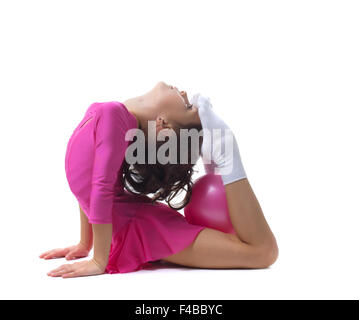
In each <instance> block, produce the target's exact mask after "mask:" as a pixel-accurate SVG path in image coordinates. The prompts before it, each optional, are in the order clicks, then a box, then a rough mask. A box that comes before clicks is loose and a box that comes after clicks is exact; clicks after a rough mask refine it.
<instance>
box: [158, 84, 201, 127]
mask: <svg viewBox="0 0 359 320" xmlns="http://www.w3.org/2000/svg"><path fill="white" fill-rule="evenodd" d="M153 94H154V96H155V98H156V103H157V104H158V105H159V107H160V110H161V113H162V115H163V116H164V118H165V120H166V121H167V123H168V124H169V125H170V126H175V127H178V126H179V127H183V128H184V127H187V128H188V127H191V126H193V127H196V126H199V125H200V124H201V121H200V119H199V116H198V109H197V108H195V107H193V106H192V105H191V104H190V103H189V101H188V97H187V92H186V91H180V90H178V89H177V88H176V87H174V86H172V85H168V84H167V83H165V82H163V81H160V82H158V83H157V84H156V86H155V87H154V88H153Z"/></svg>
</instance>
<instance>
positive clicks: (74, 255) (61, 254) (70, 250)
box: [39, 242, 91, 260]
mask: <svg viewBox="0 0 359 320" xmlns="http://www.w3.org/2000/svg"><path fill="white" fill-rule="evenodd" d="M90 250H91V249H89V248H88V247H86V246H85V245H83V244H82V243H81V242H80V243H79V244H77V245H75V246H71V247H67V248H59V249H53V250H49V251H46V252H44V253H42V254H41V255H40V256H39V257H40V258H41V259H45V260H48V259H56V258H65V259H66V260H74V259H79V258H85V257H87V256H88V254H89V252H90Z"/></svg>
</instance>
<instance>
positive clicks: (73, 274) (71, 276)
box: [62, 271, 82, 279]
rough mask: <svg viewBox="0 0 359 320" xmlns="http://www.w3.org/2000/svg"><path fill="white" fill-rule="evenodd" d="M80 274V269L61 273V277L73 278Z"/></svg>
mask: <svg viewBox="0 0 359 320" xmlns="http://www.w3.org/2000/svg"><path fill="white" fill-rule="evenodd" d="M81 276H82V274H81V272H80V271H72V272H67V273H64V274H63V275H62V278H64V279H66V278H75V277H81Z"/></svg>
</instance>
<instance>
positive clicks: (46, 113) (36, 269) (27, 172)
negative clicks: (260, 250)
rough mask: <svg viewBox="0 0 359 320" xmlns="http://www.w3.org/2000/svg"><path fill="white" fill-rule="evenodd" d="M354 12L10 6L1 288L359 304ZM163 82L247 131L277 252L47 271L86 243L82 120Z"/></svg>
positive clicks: (313, 7)
mask: <svg viewBox="0 0 359 320" xmlns="http://www.w3.org/2000/svg"><path fill="white" fill-rule="evenodd" d="M358 16H359V4H358V2H357V1H343V0H341V1H329V0H326V1H314V0H310V1H304V0H302V1H223V0H222V1H198V0H196V1H193V0H191V1H184V0H182V1H154V0H151V1H103V0H102V1H89V0H87V1H65V0H63V1H45V0H44V1H38V0H33V1H1V3H0V41H1V43H0V46H1V49H0V57H1V60H0V98H1V101H0V103H1V104H0V105H1V107H0V108H1V118H0V119H1V120H0V121H1V125H0V130H1V131H0V134H1V154H2V156H1V160H0V161H1V165H0V170H1V171H0V177H1V201H0V206H1V207H0V212H1V231H0V246H1V264H0V268H1V270H0V297H1V298H3V299H13V298H20V299H29V298H30V299H40V298H41V299H43V298H46V299H53V298H60V299H62V298H69V299H150V298H152V299H357V298H359V293H358V285H359V280H358V275H357V272H358V267H359V265H358V262H359V258H358V248H357V246H358V240H359V239H358V228H359V217H358V213H359V212H358V209H359V206H358V181H359V174H358V173H359V170H358V165H359V151H358V136H359V135H358V133H359V132H358V131H359V130H358V112H357V110H358V107H359V103H358V102H359V95H358V88H359V87H358V85H359V62H358V61H359V59H358V57H359V43H358V41H359V37H358V36H359V19H358ZM160 80H163V81H165V82H167V83H170V84H173V85H176V86H177V87H178V88H179V89H183V90H187V92H188V93H189V95H191V94H193V93H195V92H197V91H199V92H202V93H203V94H206V95H208V96H210V97H211V100H212V102H213V105H214V107H215V108H216V110H217V111H218V113H219V114H220V115H221V117H222V118H223V119H224V120H225V121H226V122H227V123H228V124H229V125H230V126H231V128H232V129H233V131H234V132H235V134H236V137H237V141H238V143H239V147H240V152H241V157H242V160H243V163H244V166H245V169H246V172H247V175H248V178H249V181H250V183H251V185H252V187H253V189H254V191H255V193H256V195H257V198H258V200H259V202H260V203H261V206H262V209H263V211H264V213H265V216H266V218H267V221H268V222H269V224H270V226H271V228H272V230H273V232H274V234H275V235H276V237H277V241H278V244H279V249H280V256H279V259H278V261H277V262H276V263H275V264H274V265H273V266H272V267H270V268H269V269H266V270H200V269H187V268H164V269H159V270H147V271H140V272H134V273H128V274H117V275H101V276H96V277H84V278H76V279H66V280H64V279H61V278H50V277H48V276H47V275H46V273H47V272H48V271H50V270H52V269H54V268H55V267H57V266H59V265H60V264H63V263H64V262H65V260H62V259H61V260H52V261H44V260H41V259H39V258H38V255H39V254H40V253H41V252H43V251H45V250H48V249H52V248H56V247H63V246H67V245H72V244H75V243H77V241H78V240H79V212H78V211H79V210H78V205H77V202H76V199H75V197H74V196H73V195H72V193H71V191H70V189H69V187H68V184H67V180H66V177H65V168H64V157H65V151H66V145H67V141H68V139H69V138H70V135H71V133H72V131H73V129H74V128H75V126H76V125H77V124H78V122H79V121H80V120H81V118H82V116H83V114H84V111H85V110H86V108H87V107H88V106H89V105H90V104H91V103H92V102H95V101H112V100H118V101H124V100H126V99H128V98H130V97H134V96H137V95H140V94H143V93H145V92H147V91H148V90H150V89H151V88H152V87H153V86H154V85H155V84H156V82H158V81H160ZM200 170H202V169H201V168H200ZM200 174H201V171H200V172H199V175H200Z"/></svg>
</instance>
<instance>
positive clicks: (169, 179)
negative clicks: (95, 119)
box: [122, 127, 202, 210]
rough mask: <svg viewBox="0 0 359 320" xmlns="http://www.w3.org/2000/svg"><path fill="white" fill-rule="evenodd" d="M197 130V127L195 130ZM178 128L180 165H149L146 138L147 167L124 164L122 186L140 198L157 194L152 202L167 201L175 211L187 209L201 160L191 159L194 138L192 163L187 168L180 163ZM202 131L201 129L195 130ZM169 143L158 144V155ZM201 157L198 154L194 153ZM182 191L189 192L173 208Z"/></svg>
mask: <svg viewBox="0 0 359 320" xmlns="http://www.w3.org/2000/svg"><path fill="white" fill-rule="evenodd" d="M192 128H193V127H192ZM177 129H178V128H176V129H175V132H176V136H177V163H175V164H173V163H167V164H161V163H159V162H158V159H157V157H156V162H155V163H154V164H151V163H147V159H148V154H149V149H148V143H147V142H148V141H147V136H146V143H145V156H146V163H145V164H139V163H135V164H129V163H127V161H126V160H125V161H124V164H123V171H122V172H123V174H122V183H123V186H124V187H125V189H126V190H127V191H128V192H130V193H132V194H136V195H142V196H143V195H149V194H154V195H153V197H151V200H152V202H155V201H162V200H164V201H166V203H167V204H168V206H169V207H171V208H172V209H175V210H180V209H182V208H184V207H185V206H186V205H187V204H188V202H189V201H190V199H191V195H192V186H193V181H192V175H193V173H194V172H195V170H194V165H195V162H196V160H197V159H192V157H191V154H192V153H191V144H192V143H191V138H189V139H188V161H187V162H186V163H185V164H182V163H180V149H179V146H180V143H179V141H180V140H179V139H180V135H179V132H178V131H179V130H177ZM194 129H196V130H198V131H200V130H201V129H202V128H201V127H196V128H194ZM167 140H168V139H166V140H165V141H156V152H157V150H158V148H159V147H160V146H161V145H163V144H164V143H165V142H166V141H167ZM201 144H202V138H200V139H199V148H200V147H201ZM194 154H198V152H197V153H196V152H195V153H194ZM182 191H184V192H185V196H184V198H183V200H182V201H181V202H180V203H178V204H176V205H173V204H172V201H173V199H174V198H175V197H176V196H177V195H179V194H180V193H181V192H182Z"/></svg>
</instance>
